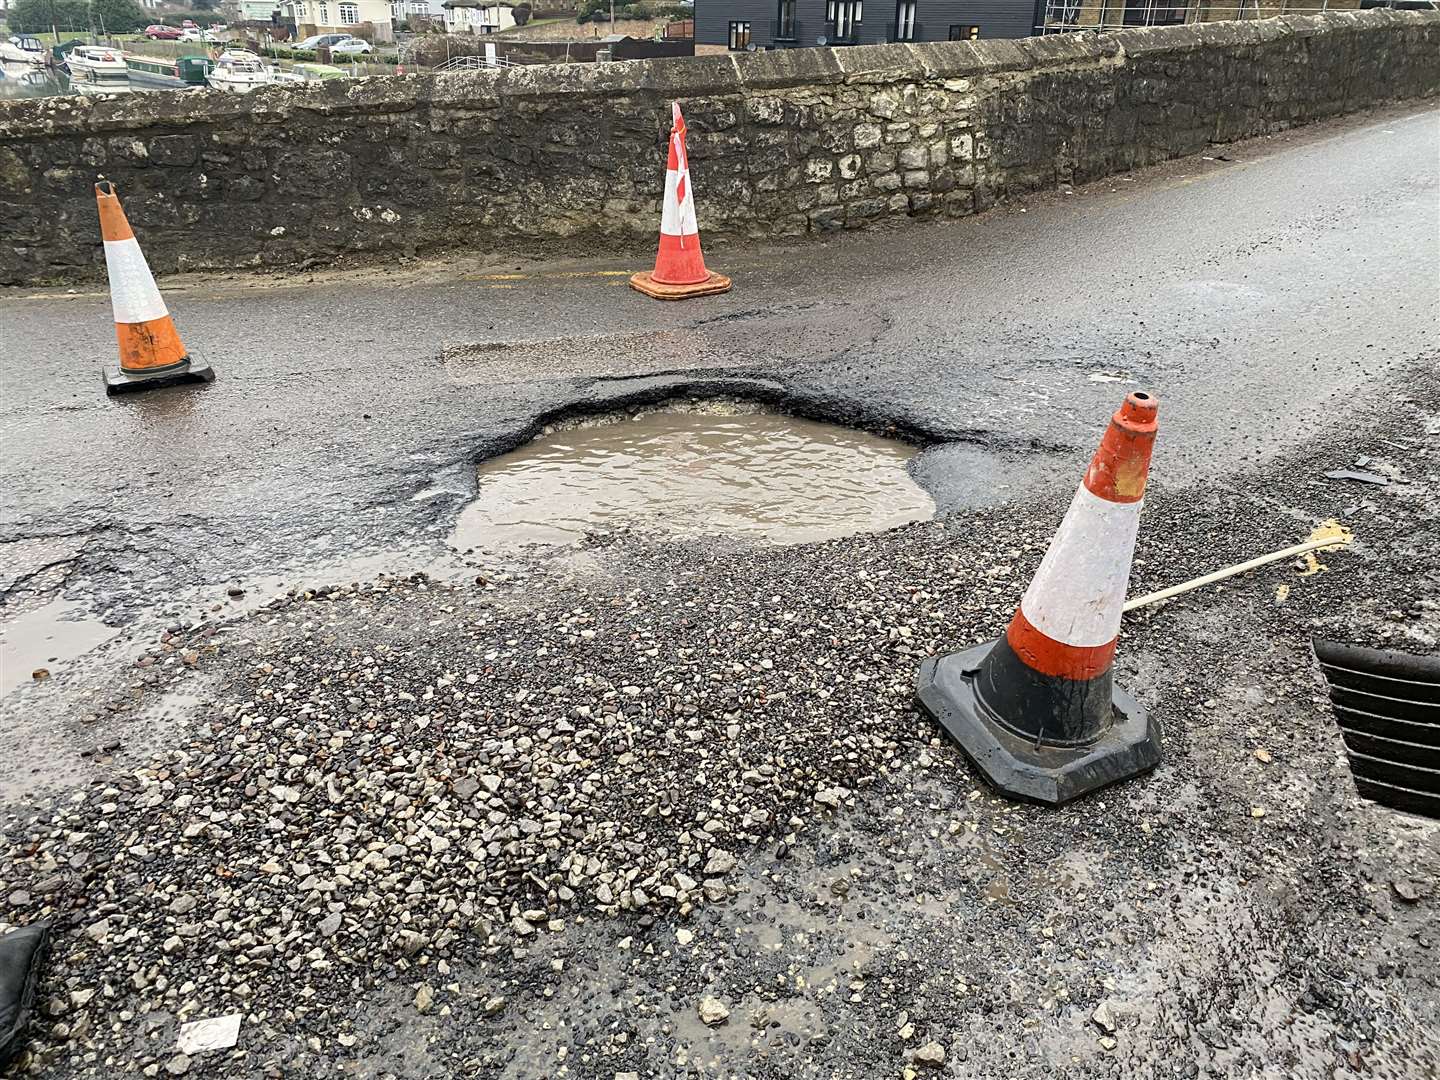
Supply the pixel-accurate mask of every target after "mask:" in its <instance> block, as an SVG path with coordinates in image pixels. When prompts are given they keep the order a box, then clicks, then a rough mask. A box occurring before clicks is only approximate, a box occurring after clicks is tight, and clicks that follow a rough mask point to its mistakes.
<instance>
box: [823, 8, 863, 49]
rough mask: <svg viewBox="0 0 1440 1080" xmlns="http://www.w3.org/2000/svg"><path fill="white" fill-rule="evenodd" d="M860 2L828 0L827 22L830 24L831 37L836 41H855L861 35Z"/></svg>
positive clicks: (826, 9)
mask: <svg viewBox="0 0 1440 1080" xmlns="http://www.w3.org/2000/svg"><path fill="white" fill-rule="evenodd" d="M861 14H862V12H861V9H860V0H827V2H826V4H825V21H826V22H827V23H829V24H830V26H829V31H830V35H829V36H830V37H832V38H834V39H835V40H836V41H847V40H850V39H853V38H854V37H855V36H856V35H858V34H859V33H860V17H861Z"/></svg>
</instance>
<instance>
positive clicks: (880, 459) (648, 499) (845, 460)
mask: <svg viewBox="0 0 1440 1080" xmlns="http://www.w3.org/2000/svg"><path fill="white" fill-rule="evenodd" d="M915 453H916V449H915V447H913V446H910V445H909V444H907V443H903V442H898V441H896V440H894V439H885V438H880V437H878V436H875V435H869V434H866V433H865V432H862V431H855V430H853V429H850V428H845V427H839V426H837V425H834V424H822V423H816V422H814V421H809V420H797V419H795V418H794V417H790V416H782V415H778V414H776V413H771V412H766V411H764V410H762V409H760V408H759V407H757V406H753V405H748V404H745V403H732V402H699V403H674V402H672V403H667V404H666V405H663V406H658V407H656V408H655V409H654V410H650V411H644V412H638V413H631V414H621V415H616V416H609V417H600V418H594V419H591V420H587V421H582V422H579V423H573V424H565V425H559V426H557V427H556V428H554V429H551V430H548V431H547V432H545V433H543V434H542V435H541V436H539V437H538V438H536V439H535V440H534V441H532V442H530V443H528V444H526V445H525V446H522V447H520V448H519V449H517V450H514V451H512V452H511V453H508V454H503V455H501V456H500V457H497V458H494V459H493V460H491V461H487V462H485V463H483V464H482V465H481V466H480V468H479V483H478V487H477V490H476V497H475V500H474V502H472V503H471V504H470V505H469V506H468V507H466V508H465V510H463V511H462V512H461V514H460V518H459V521H458V522H457V523H456V528H455V531H454V533H453V534H452V535H451V538H450V542H451V543H452V544H454V545H455V546H456V547H458V548H460V549H461V550H467V549H470V548H478V549H482V550H488V551H504V550H513V549H515V548H519V547H524V546H527V545H536V544H539V545H558V544H571V543H574V542H575V541H578V540H580V539H581V538H582V537H584V536H585V534H586V533H589V532H595V531H600V532H606V531H613V530H617V529H621V528H625V527H627V526H633V527H636V528H641V529H645V530H653V531H660V532H664V533H668V534H670V535H674V536H692V537H693V536H717V535H736V536H743V537H749V538H752V539H758V540H764V541H768V542H770V543H776V544H796V543H804V542H808V541H815V540H825V539H830V538H832V537H837V536H847V535H850V534H852V533H858V532H875V531H879V530H881V529H888V528H892V527H894V526H896V525H902V524H904V523H906V522H910V521H923V520H925V519H927V518H929V517H931V516H932V515H933V514H934V512H935V503H934V502H933V500H932V499H931V498H930V496H929V495H927V494H926V493H925V492H924V490H922V489H921V488H920V487H919V486H918V485H917V484H916V483H915V482H914V481H913V480H912V479H911V478H910V475H909V473H907V472H906V469H905V465H906V462H908V461H909V460H910V458H911V457H913V456H914V455H915Z"/></svg>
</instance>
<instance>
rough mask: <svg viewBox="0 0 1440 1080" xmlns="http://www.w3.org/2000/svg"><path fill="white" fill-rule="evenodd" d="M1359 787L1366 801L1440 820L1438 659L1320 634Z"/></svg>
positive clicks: (1319, 649)
mask: <svg viewBox="0 0 1440 1080" xmlns="http://www.w3.org/2000/svg"><path fill="white" fill-rule="evenodd" d="M1312 644H1313V647H1314V649H1315V658H1316V659H1317V660H1319V661H1320V669H1321V671H1323V672H1324V673H1325V679H1326V681H1327V682H1329V684H1330V702H1331V704H1332V705H1334V707H1335V722H1336V723H1337V724H1339V725H1340V735H1341V737H1342V738H1343V739H1344V740H1345V753H1346V756H1347V757H1348V758H1349V759H1350V771H1351V773H1353V774H1354V776H1355V788H1356V790H1357V791H1359V793H1360V794H1361V795H1362V796H1363V797H1364V798H1367V799H1374V800H1375V801H1376V802H1378V803H1382V804H1383V805H1385V806H1389V807H1392V808H1394V809H1396V810H1404V811H1407V812H1409V813H1412V814H1424V815H1426V816H1427V817H1433V818H1440V656H1414V655H1412V654H1410V653H1405V652H1398V651H1394V650H1381V649H1366V648H1362V647H1360V646H1358V645H1342V644H1340V643H1339V642H1335V641H1325V640H1322V639H1321V638H1316V639H1314V641H1313V643H1312Z"/></svg>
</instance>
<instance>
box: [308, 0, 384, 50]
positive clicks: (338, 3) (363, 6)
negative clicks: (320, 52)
mask: <svg viewBox="0 0 1440 1080" xmlns="http://www.w3.org/2000/svg"><path fill="white" fill-rule="evenodd" d="M280 17H281V18H282V19H284V20H286V21H287V22H291V23H294V24H295V33H296V34H297V35H298V36H299V37H302V38H305V37H309V36H310V35H311V34H344V33H348V32H353V31H354V30H356V29H357V28H358V27H359V26H360V25H361V24H362V23H369V24H370V25H371V26H373V27H374V28H375V40H376V41H392V40H394V37H395V31H394V28H393V26H392V24H391V22H390V0H286V3H283V4H281V5H280Z"/></svg>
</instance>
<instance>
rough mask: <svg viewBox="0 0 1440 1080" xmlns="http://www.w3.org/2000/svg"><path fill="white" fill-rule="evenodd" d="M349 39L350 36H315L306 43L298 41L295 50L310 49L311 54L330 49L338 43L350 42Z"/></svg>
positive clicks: (308, 38) (305, 41)
mask: <svg viewBox="0 0 1440 1080" xmlns="http://www.w3.org/2000/svg"><path fill="white" fill-rule="evenodd" d="M349 39H350V35H349V34H315V35H313V36H311V37H307V38H306V39H305V40H304V41H297V42H296V43H295V48H297V49H309V50H310V51H311V52H314V51H315V50H316V49H328V48H329V47H330V46H332V45H335V44H336V43H338V42H341V41H348V40H349Z"/></svg>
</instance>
